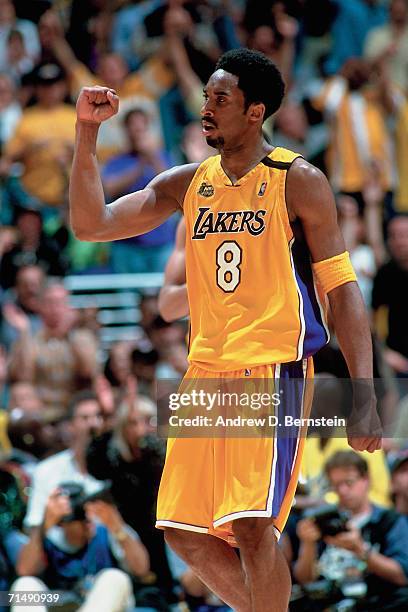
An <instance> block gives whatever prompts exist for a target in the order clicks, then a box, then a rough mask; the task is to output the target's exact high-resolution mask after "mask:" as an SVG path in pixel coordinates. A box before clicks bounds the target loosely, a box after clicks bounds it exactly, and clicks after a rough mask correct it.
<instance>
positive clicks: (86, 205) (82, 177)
mask: <svg viewBox="0 0 408 612" xmlns="http://www.w3.org/2000/svg"><path fill="white" fill-rule="evenodd" d="M98 129H99V126H98V124H96V123H85V122H78V123H77V127H76V141H75V154H74V160H73V164H72V172H71V179H70V186H69V202H70V215H71V227H72V230H73V232H74V234H75V236H76V237H77V238H79V239H80V240H89V241H97V240H103V237H102V235H101V234H102V232H103V229H104V227H105V226H106V224H107V222H108V213H107V210H106V206H105V196H104V193H103V187H102V181H101V177H100V174H99V168H98V161H97V158H96V139H97V136H98Z"/></svg>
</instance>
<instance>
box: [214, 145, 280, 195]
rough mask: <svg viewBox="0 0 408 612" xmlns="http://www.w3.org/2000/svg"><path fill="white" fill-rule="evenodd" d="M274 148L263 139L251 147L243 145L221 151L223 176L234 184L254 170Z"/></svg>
mask: <svg viewBox="0 0 408 612" xmlns="http://www.w3.org/2000/svg"><path fill="white" fill-rule="evenodd" d="M274 148H275V147H273V146H272V145H270V144H268V143H267V142H266V140H264V139H263V138H261V139H259V141H258V142H257V143H256V144H255V146H254V145H252V146H248V145H245V144H243V145H242V146H238V147H234V148H231V149H227V148H225V149H222V150H221V151H220V153H221V166H222V169H223V170H224V172H225V174H226V175H227V176H228V178H229V179H230V181H231V183H232V184H234V183H236V182H237V181H239V179H240V178H242V177H243V176H244V175H245V174H247V173H248V172H250V171H251V170H252V168H255V166H257V165H258V164H259V162H260V161H261V159H263V158H264V157H265V156H266V155H269V153H270V152H271V151H273V149H274Z"/></svg>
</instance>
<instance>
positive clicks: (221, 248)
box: [184, 147, 328, 372]
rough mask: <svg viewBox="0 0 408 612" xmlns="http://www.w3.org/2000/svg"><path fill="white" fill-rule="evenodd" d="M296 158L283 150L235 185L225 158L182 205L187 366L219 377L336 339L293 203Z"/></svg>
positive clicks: (204, 168) (305, 353) (209, 167)
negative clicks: (293, 218) (288, 197)
mask: <svg viewBox="0 0 408 612" xmlns="http://www.w3.org/2000/svg"><path fill="white" fill-rule="evenodd" d="M298 156H299V155H298V154H297V153H293V152H292V151H288V150H286V149H283V148H281V147H277V148H275V149H274V150H273V151H272V152H271V153H270V154H269V155H268V156H267V157H265V158H264V159H263V160H262V161H261V162H260V163H259V164H258V165H257V166H256V167H255V168H253V169H252V170H251V171H250V172H248V173H247V174H246V175H245V176H243V177H242V178H241V179H240V180H239V181H238V182H237V183H236V184H235V185H232V184H231V181H230V179H229V178H228V176H227V175H226V174H225V173H224V171H223V169H222V166H221V158H220V156H219V155H216V156H214V157H210V158H209V159H207V160H206V161H204V162H203V163H202V164H201V165H200V166H199V168H198V169H197V171H196V173H195V175H194V177H193V179H192V181H191V183H190V185H189V188H188V190H187V193H186V196H185V199H184V217H185V222H186V274H187V287H188V299H189V305H190V317H191V335H190V338H191V342H190V351H189V361H190V362H191V363H193V364H195V365H197V366H199V367H202V368H204V369H207V370H210V371H214V372H227V371H231V370H237V369H240V368H248V367H251V366H253V367H255V366H258V365H265V364H274V363H286V362H290V361H297V360H299V359H302V358H304V357H309V356H310V355H312V354H313V353H315V352H316V351H317V350H318V349H319V348H321V347H322V346H323V345H324V344H325V343H326V342H327V340H328V331H327V327H326V324H325V321H324V314H323V310H322V308H321V305H320V303H319V300H318V296H317V292H316V290H315V286H314V282H313V275H312V270H311V265H310V264H311V262H310V255H309V253H308V251H307V249H305V247H304V244H303V243H300V242H299V243H298V242H297V241H296V240H295V237H294V233H293V231H292V228H291V225H290V222H289V218H288V213H287V209H286V202H285V180H286V173H287V171H288V169H289V168H290V165H291V163H292V161H293V160H294V159H295V158H296V157H298Z"/></svg>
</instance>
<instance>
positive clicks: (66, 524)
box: [12, 483, 149, 612]
mask: <svg viewBox="0 0 408 612" xmlns="http://www.w3.org/2000/svg"><path fill="white" fill-rule="evenodd" d="M103 498H104V496H103V494H100V495H99V496H98V494H96V495H94V496H92V497H86V495H85V494H84V489H83V487H81V485H78V484H75V483H66V484H65V485H64V484H62V485H61V487H59V488H57V489H55V490H54V491H53V492H52V493H51V495H50V496H49V498H48V501H47V504H46V508H45V514H44V521H43V523H42V525H40V526H39V527H35V528H34V529H33V530H32V532H31V537H30V540H29V541H28V543H27V544H26V545H25V546H24V548H23V549H22V551H21V553H20V556H19V559H18V563H17V573H18V574H19V575H20V576H24V578H20V579H19V580H17V581H16V583H15V584H14V585H13V587H12V588H13V589H14V590H16V591H17V590H21V591H24V590H37V589H40V590H46V589H47V588H49V589H58V590H64V591H67V592H69V593H66V594H65V597H69V600H70V602H72V603H75V604H77V605H81V604H82V605H81V608H80V609H81V611H87V610H89V611H91V610H92V611H93V610H99V611H101V612H103V611H106V612H114V611H120V610H126V609H127V608H128V607H129V606H131V605H132V599H133V598H132V583H131V580H130V578H129V576H128V575H127V573H130V574H132V575H133V576H137V577H143V576H145V575H146V574H147V572H148V571H149V558H148V554H147V552H146V549H145V547H144V546H143V544H142V543H141V542H140V540H139V538H138V536H137V534H136V532H135V531H133V529H131V528H130V527H129V526H128V525H126V523H125V522H124V521H123V519H122V517H121V515H120V514H119V511H118V510H117V508H116V507H115V506H114V505H113V504H111V503H108V502H107V501H104V500H103ZM37 576H41V580H39V579H38V578H35V579H34V577H37Z"/></svg>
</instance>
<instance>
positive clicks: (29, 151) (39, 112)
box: [5, 64, 75, 207]
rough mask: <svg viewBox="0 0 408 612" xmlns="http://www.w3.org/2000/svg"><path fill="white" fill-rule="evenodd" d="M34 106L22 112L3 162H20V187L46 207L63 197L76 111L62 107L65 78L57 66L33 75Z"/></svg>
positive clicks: (43, 66)
mask: <svg viewBox="0 0 408 612" xmlns="http://www.w3.org/2000/svg"><path fill="white" fill-rule="evenodd" d="M33 78H34V82H35V96H36V99H37V103H36V104H35V105H34V106H31V107H29V108H27V109H25V110H24V112H23V114H22V117H21V119H20V121H19V123H18V124H17V127H16V130H15V133H14V135H13V137H12V138H11V139H10V140H9V141H8V143H7V144H6V147H5V158H6V159H7V160H8V161H10V162H15V161H19V162H22V164H23V167H24V170H23V175H22V184H23V187H24V189H26V191H28V193H29V194H30V195H32V196H34V197H36V198H38V200H39V201H40V202H41V203H42V204H43V205H44V206H47V207H58V206H61V205H62V204H63V202H64V198H65V196H66V192H67V187H68V180H69V168H70V165H71V160H72V153H73V147H74V138H75V109H74V108H73V106H71V105H69V104H65V103H64V99H65V96H66V94H67V87H66V81H65V74H64V72H63V71H62V69H61V68H60V67H59V66H58V65H57V64H40V65H39V66H38V68H37V69H36V70H35V73H34V75H33Z"/></svg>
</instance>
